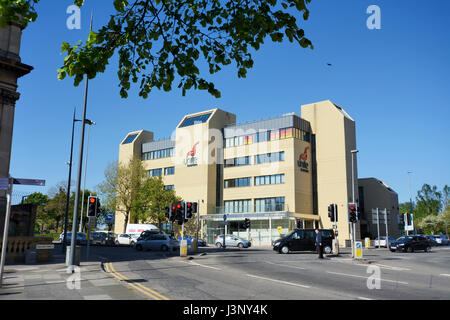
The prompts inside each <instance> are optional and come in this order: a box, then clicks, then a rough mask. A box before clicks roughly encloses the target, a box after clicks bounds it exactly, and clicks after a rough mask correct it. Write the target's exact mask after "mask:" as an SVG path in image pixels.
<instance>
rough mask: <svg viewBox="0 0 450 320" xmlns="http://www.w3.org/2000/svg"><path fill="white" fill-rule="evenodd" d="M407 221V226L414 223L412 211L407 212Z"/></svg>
mask: <svg viewBox="0 0 450 320" xmlns="http://www.w3.org/2000/svg"><path fill="white" fill-rule="evenodd" d="M406 221H407V226H410V225H411V224H412V223H411V214H410V213H407V214H406Z"/></svg>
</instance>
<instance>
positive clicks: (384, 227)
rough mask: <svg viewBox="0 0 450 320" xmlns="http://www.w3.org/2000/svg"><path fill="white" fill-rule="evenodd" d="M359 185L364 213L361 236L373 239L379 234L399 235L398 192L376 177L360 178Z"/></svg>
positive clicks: (360, 201)
mask: <svg viewBox="0 0 450 320" xmlns="http://www.w3.org/2000/svg"><path fill="white" fill-rule="evenodd" d="M358 185H359V204H360V207H361V213H362V217H361V236H362V237H369V238H371V239H374V238H376V237H378V235H380V236H386V235H388V236H392V237H394V238H397V237H399V236H400V235H401V232H400V228H399V219H398V217H399V215H398V211H399V205H398V194H397V193H396V192H395V191H394V190H393V189H392V188H391V187H390V186H388V185H387V184H386V183H385V182H384V181H381V180H379V179H376V178H362V179H358ZM385 210H386V216H385V214H384V211H385ZM377 212H378V215H377ZM377 216H378V217H377Z"/></svg>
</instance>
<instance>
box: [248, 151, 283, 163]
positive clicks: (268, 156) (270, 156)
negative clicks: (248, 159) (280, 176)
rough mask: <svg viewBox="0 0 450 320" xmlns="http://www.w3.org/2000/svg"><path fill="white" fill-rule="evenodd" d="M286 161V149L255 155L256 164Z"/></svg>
mask: <svg viewBox="0 0 450 320" xmlns="http://www.w3.org/2000/svg"><path fill="white" fill-rule="evenodd" d="M277 161H284V151H281V152H275V153H265V154H259V155H256V156H255V164H262V163H270V162H277Z"/></svg>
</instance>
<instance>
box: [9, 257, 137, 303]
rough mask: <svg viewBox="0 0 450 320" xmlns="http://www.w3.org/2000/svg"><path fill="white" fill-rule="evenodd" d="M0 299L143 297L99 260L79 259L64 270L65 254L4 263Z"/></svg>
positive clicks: (133, 298) (115, 298) (124, 298)
mask: <svg viewBox="0 0 450 320" xmlns="http://www.w3.org/2000/svg"><path fill="white" fill-rule="evenodd" d="M4 270H5V272H4V278H3V287H2V288H0V300H143V299H146V298H145V297H144V296H143V295H139V294H138V293H137V292H136V291H134V290H133V289H131V288H128V287H127V286H124V285H123V284H122V283H120V282H119V281H118V280H117V279H115V278H114V277H112V276H111V275H110V274H108V273H106V272H105V271H104V269H103V266H102V263H101V262H98V261H97V262H81V265H80V267H79V269H78V268H76V271H78V272H75V273H74V274H68V273H66V271H67V267H66V265H65V263H64V256H63V255H61V256H55V257H54V261H53V262H52V263H49V264H37V265H7V266H5V269H4Z"/></svg>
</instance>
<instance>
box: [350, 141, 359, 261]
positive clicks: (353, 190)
mask: <svg viewBox="0 0 450 320" xmlns="http://www.w3.org/2000/svg"><path fill="white" fill-rule="evenodd" d="M358 151H359V150H356V149H355V150H351V153H352V203H354V204H355V207H356V212H358V205H357V204H356V202H355V170H354V165H353V156H354V155H356V154H357V153H358ZM352 227H353V228H352V230H351V232H352V240H351V245H352V258H353V257H355V249H354V242H355V241H356V223H353V226H352Z"/></svg>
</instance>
